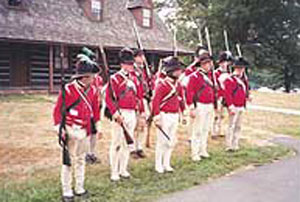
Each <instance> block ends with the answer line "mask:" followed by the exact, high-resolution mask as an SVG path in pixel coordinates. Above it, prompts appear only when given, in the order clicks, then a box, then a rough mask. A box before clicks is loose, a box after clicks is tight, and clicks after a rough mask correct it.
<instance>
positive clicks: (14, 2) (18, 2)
mask: <svg viewBox="0 0 300 202" xmlns="http://www.w3.org/2000/svg"><path fill="white" fill-rule="evenodd" d="M8 5H9V6H14V7H18V6H22V0H8Z"/></svg>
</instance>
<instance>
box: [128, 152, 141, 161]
mask: <svg viewBox="0 0 300 202" xmlns="http://www.w3.org/2000/svg"><path fill="white" fill-rule="evenodd" d="M130 156H131V157H132V158H134V159H139V158H140V157H139V155H138V154H137V152H136V151H132V152H130Z"/></svg>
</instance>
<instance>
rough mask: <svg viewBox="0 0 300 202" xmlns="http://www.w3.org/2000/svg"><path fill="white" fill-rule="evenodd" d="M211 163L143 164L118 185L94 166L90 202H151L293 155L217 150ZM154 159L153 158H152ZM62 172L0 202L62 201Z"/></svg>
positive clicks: (6, 190)
mask: <svg viewBox="0 0 300 202" xmlns="http://www.w3.org/2000/svg"><path fill="white" fill-rule="evenodd" d="M211 154H212V157H211V158H210V159H205V160H202V161H201V162H199V163H194V162H192V161H191V160H190V159H189V158H188V156H187V154H184V155H183V156H177V157H176V158H173V162H172V164H173V165H174V168H175V169H176V170H175V171H176V172H174V173H173V174H162V175H160V174H156V173H155V172H154V162H153V161H152V160H142V161H140V162H138V163H134V165H133V166H132V167H131V169H130V170H131V173H132V176H133V177H132V178H131V179H130V180H123V181H121V182H118V183H112V182H110V180H109V170H108V169H107V168H106V167H107V166H104V167H103V166H102V165H101V164H100V165H94V166H89V167H88V169H87V175H86V176H87V180H86V188H87V189H88V190H89V191H90V193H91V198H90V199H91V201H115V202H116V201H120V202H124V201H151V200H154V199H156V198H158V197H159V196H161V195H163V194H166V193H171V192H174V191H179V190H183V189H186V188H189V187H191V186H195V185H199V184H202V183H205V182H206V181H207V180H209V179H211V178H217V177H219V176H223V175H225V174H227V173H230V172H231V171H233V170H235V169H237V168H240V167H242V166H246V165H249V164H254V165H262V164H265V163H268V162H271V161H272V160H274V159H280V158H282V157H284V156H287V155H292V152H291V150H289V149H287V148H284V147H282V146H268V147H248V146H246V147H243V148H242V149H241V151H239V152H236V153H226V152H224V150H223V148H214V149H213V150H212V151H211ZM151 159H152V158H151ZM60 187H61V186H60V183H59V172H58V170H57V169H55V170H52V171H51V172H39V173H36V174H35V175H34V176H32V178H30V180H28V181H23V182H17V181H15V182H12V181H9V180H7V181H6V180H5V181H2V182H1V185H0V201H3V202H4V201H18V202H22V201H32V202H34V201H58V200H59V199H60V194H61V192H60Z"/></svg>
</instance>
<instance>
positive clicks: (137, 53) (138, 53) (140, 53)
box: [133, 48, 145, 57]
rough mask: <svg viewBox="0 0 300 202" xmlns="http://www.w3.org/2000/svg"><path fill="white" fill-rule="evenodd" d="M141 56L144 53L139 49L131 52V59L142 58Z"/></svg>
mask: <svg viewBox="0 0 300 202" xmlns="http://www.w3.org/2000/svg"><path fill="white" fill-rule="evenodd" d="M142 55H145V52H144V51H143V50H141V49H138V48H137V49H135V50H134V51H133V57H137V56H142Z"/></svg>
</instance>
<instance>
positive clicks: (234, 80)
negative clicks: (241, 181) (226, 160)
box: [224, 58, 249, 151]
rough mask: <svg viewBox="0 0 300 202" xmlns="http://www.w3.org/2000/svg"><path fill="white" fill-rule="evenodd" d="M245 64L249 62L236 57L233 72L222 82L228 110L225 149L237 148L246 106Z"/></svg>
mask: <svg viewBox="0 0 300 202" xmlns="http://www.w3.org/2000/svg"><path fill="white" fill-rule="evenodd" d="M247 66H249V63H248V62H247V61H246V60H245V59H243V58H239V59H237V60H236V61H235V62H234V64H233V68H234V72H233V73H232V75H231V76H230V77H229V78H227V79H226V80H225V82H224V86H225V100H226V104H227V106H228V110H229V127H228V131H227V134H226V145H227V148H226V150H227V151H235V150H238V149H239V138H240V133H241V122H242V113H243V111H244V109H245V106H246V102H247V94H248V93H247V92H248V84H247V82H245V80H243V75H244V73H245V68H246V67H247Z"/></svg>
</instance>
